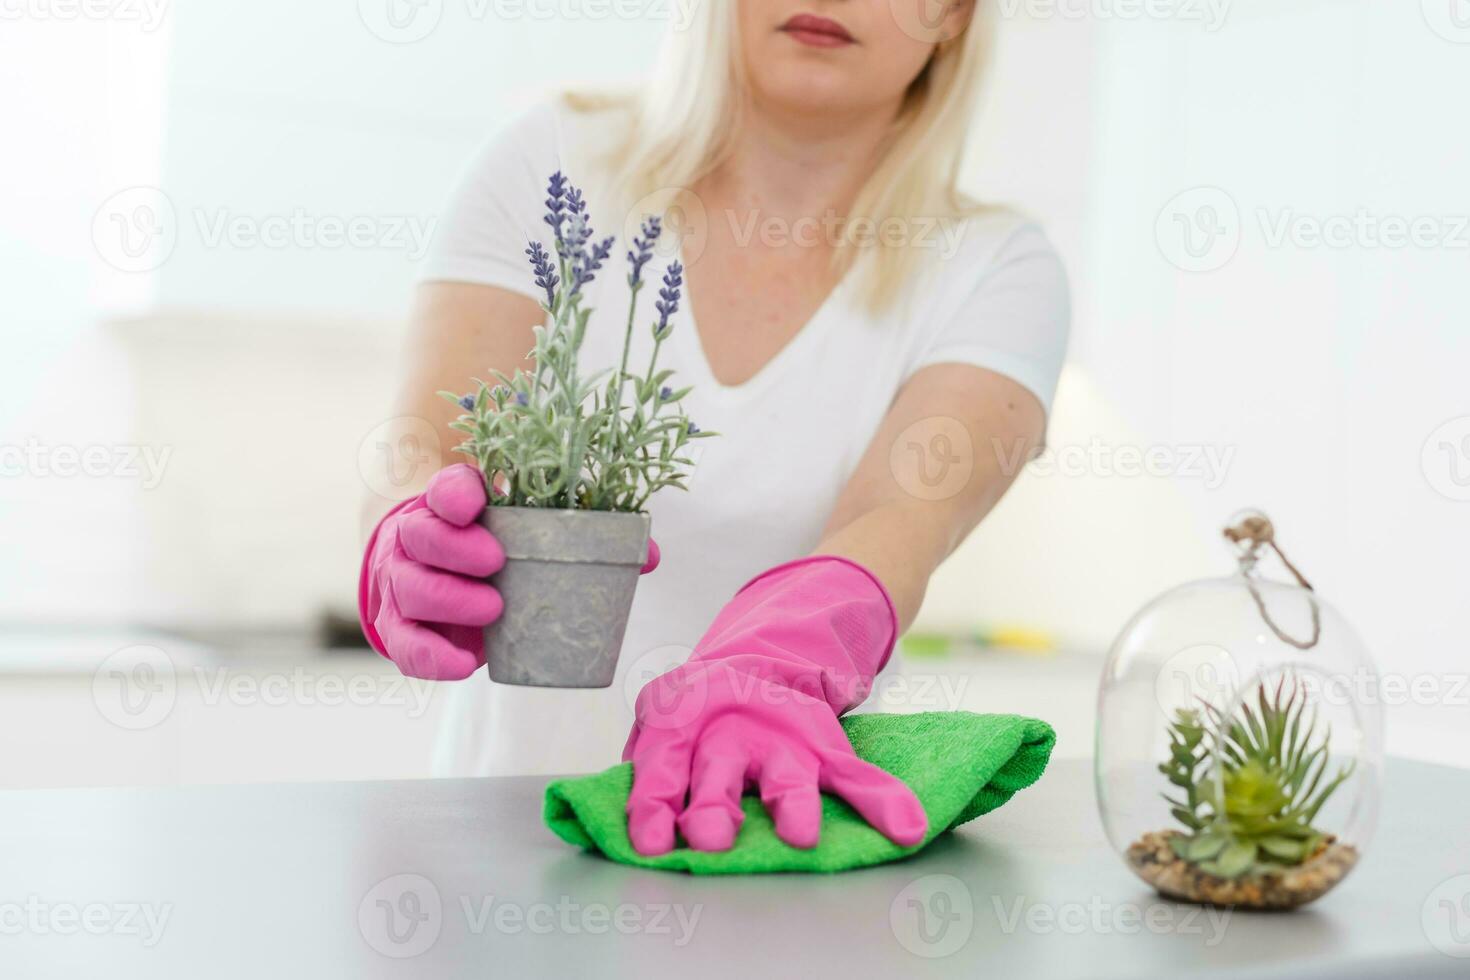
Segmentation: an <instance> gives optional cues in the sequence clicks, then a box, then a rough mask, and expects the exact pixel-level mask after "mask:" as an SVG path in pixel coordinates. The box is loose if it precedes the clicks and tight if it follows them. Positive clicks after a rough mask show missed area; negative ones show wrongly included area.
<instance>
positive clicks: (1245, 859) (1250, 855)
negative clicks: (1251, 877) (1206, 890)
mask: <svg viewBox="0 0 1470 980" xmlns="http://www.w3.org/2000/svg"><path fill="white" fill-rule="evenodd" d="M1213 863H1214V864H1215V866H1216V868H1217V870H1215V871H1212V872H1211V874H1216V875H1219V876H1220V877H1221V878H1239V877H1240V876H1241V875H1243V874H1245V873H1246V872H1247V871H1249V870H1250V867H1251V865H1253V864H1255V863H1256V845H1255V844H1253V843H1249V842H1247V841H1233V842H1232V843H1230V844H1228V845H1226V847H1225V849H1224V850H1223V851H1221V852H1220V856H1219V857H1218V858H1216V859H1215V861H1214V862H1213Z"/></svg>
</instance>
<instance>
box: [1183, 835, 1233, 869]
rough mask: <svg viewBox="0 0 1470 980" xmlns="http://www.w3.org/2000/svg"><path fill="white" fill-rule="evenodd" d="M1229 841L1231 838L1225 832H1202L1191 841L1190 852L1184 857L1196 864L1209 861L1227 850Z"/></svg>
mask: <svg viewBox="0 0 1470 980" xmlns="http://www.w3.org/2000/svg"><path fill="white" fill-rule="evenodd" d="M1229 843H1230V838H1228V837H1226V836H1225V835H1224V834H1212V833H1204V834H1200V835H1199V836H1198V837H1196V838H1195V839H1194V840H1193V841H1191V842H1190V845H1189V852H1188V853H1187V854H1185V855H1184V857H1185V858H1186V859H1187V860H1190V861H1193V862H1195V863H1196V864H1197V863H1199V862H1200V861H1208V860H1209V859H1210V858H1213V857H1216V856H1218V855H1219V854H1220V852H1221V851H1223V850H1225V847H1226V845H1228V844H1229Z"/></svg>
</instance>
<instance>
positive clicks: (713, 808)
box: [623, 556, 928, 854]
mask: <svg viewBox="0 0 1470 980" xmlns="http://www.w3.org/2000/svg"><path fill="white" fill-rule="evenodd" d="M897 632H898V621H897V616H896V615H895V613H894V610H893V603H892V601H891V600H890V599H889V597H888V593H887V592H886V591H885V590H884V588H883V586H882V585H881V584H880V583H879V582H878V580H877V579H876V578H875V577H874V576H873V575H872V573H870V572H869V571H868V570H867V569H865V568H863V567H862V566H861V565H858V564H857V563H855V562H851V561H848V560H847V559H845V558H835V557H828V556H818V557H813V558H804V559H801V560H799V561H794V562H790V563H788V564H785V565H778V566H776V567H775V568H773V569H771V570H770V571H768V572H765V573H764V574H762V575H759V576H757V577H756V578H754V579H752V580H751V581H750V582H749V583H747V584H746V586H745V587H744V588H743V589H741V590H740V592H739V593H737V594H736V596H735V598H734V599H732V600H731V601H730V603H729V604H728V605H726V606H725V608H724V609H723V610H722V611H721V612H720V614H719V616H717V617H716V618H715V621H714V624H713V625H712V626H710V628H709V631H708V632H707V633H705V635H704V638H703V639H702V640H700V641H699V645H698V646H697V647H695V650H694V654H693V656H691V657H690V658H689V661H688V662H687V663H685V664H683V665H681V666H679V667H676V668H675V669H673V670H671V671H669V672H668V673H666V674H663V675H662V676H660V677H656V678H654V679H653V680H652V681H650V682H649V683H648V684H647V685H646V686H645V687H644V688H643V690H642V691H641V692H640V693H639V695H638V700H637V704H636V706H635V709H634V713H635V717H636V719H637V720H636V721H635V723H634V725H633V732H632V734H631V735H629V737H628V745H627V747H626V748H625V749H624V750H623V758H624V759H630V760H632V762H633V791H632V793H631V794H630V795H629V797H628V835H629V837H630V838H631V839H632V843H633V846H634V848H636V849H637V850H638V852H639V853H640V854H662V853H664V852H666V851H669V850H671V849H672V848H673V846H674V829H675V827H676V826H677V827H678V830H679V832H680V833H682V834H683V836H684V839H685V840H686V841H687V842H688V844H689V846H690V847H692V848H694V849H695V850H700V851H723V850H727V849H729V848H730V847H731V846H732V845H733V844H734V842H735V836H736V834H737V833H738V832H739V830H740V824H741V822H742V821H743V820H744V817H745V815H744V813H743V812H742V811H741V809H740V797H741V795H742V793H743V792H744V791H745V789H746V788H747V787H748V786H749V787H754V788H758V789H759V790H760V794H761V801H762V802H763V803H764V804H765V806H766V809H767V810H768V811H769V812H770V814H771V819H772V820H773V821H774V823H775V828H776V834H777V836H779V837H780V838H781V839H782V840H783V841H785V842H786V843H788V844H790V845H791V846H793V847H802V848H809V847H815V846H816V844H817V839H818V837H819V836H820V834H821V828H822V799H821V791H822V790H825V791H827V792H830V793H835V794H836V795H838V796H840V797H842V798H843V799H844V800H846V801H847V802H848V803H849V804H851V805H852V807H853V809H855V810H857V812H858V813H859V814H861V815H862V817H863V819H865V820H867V821H868V822H869V823H870V824H872V825H873V826H874V827H875V828H877V829H878V830H879V831H880V832H881V833H882V834H883V835H884V836H886V837H888V838H889V839H890V840H892V841H893V842H895V843H897V844H899V845H901V846H904V847H908V846H912V845H914V844H918V843H919V842H920V841H922V840H923V839H924V834H925V831H926V830H927V828H928V819H927V817H926V816H925V814H924V808H923V807H922V806H920V804H919V801H918V799H917V798H915V796H914V794H913V792H912V791H911V790H910V789H909V788H908V786H906V785H905V784H904V783H903V782H902V781H901V780H899V779H897V778H895V777H893V776H891V775H889V774H888V773H886V772H884V771H883V770H881V769H879V768H878V767H877V766H874V765H872V764H871V763H867V762H864V761H863V760H861V759H859V758H858V757H857V755H856V754H854V752H853V751H852V746H851V744H850V743H849V742H848V740H847V736H846V735H844V734H843V730H842V726H841V724H840V723H839V722H838V720H837V719H838V716H839V715H841V714H842V712H844V711H846V710H848V709H849V708H852V707H855V706H856V705H858V704H860V703H861V702H862V701H863V700H864V699H865V698H866V697H867V696H868V692H869V690H871V688H872V682H873V678H874V676H876V675H877V673H878V671H879V670H881V669H882V668H883V665H884V664H885V663H887V661H888V656H889V654H890V653H891V652H892V651H893V644H894V640H895V639H896V636H897ZM686 796H687V800H688V803H687V806H686V804H685V800H686Z"/></svg>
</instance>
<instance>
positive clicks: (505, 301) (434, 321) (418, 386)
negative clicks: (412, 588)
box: [362, 282, 544, 537]
mask: <svg viewBox="0 0 1470 980" xmlns="http://www.w3.org/2000/svg"><path fill="white" fill-rule="evenodd" d="M543 318H544V314H543V313H542V311H541V307H540V306H539V305H538V304H537V303H536V301H535V300H533V299H530V298H529V297H526V296H522V295H520V294H519V293H513V292H510V291H509V290H505V289H500V288H497V287H495V286H476V285H471V284H469V283H457V282H428V283H424V284H423V285H421V286H419V287H418V292H417V293H416V294H415V297H414V311H413V320H412V323H411V325H410V327H409V331H408V337H407V339H406V342H405V345H404V354H403V375H402V377H403V382H402V385H401V387H400V388H399V391H398V396H397V398H396V399H395V401H394V403H393V408H392V412H391V417H392V418H394V419H395V421H396V424H395V428H396V429H398V430H399V431H398V432H393V433H390V434H389V438H390V440H393V441H396V437H397V436H398V435H399V434H406V433H409V432H411V431H413V430H420V431H421V430H422V428H423V422H417V421H413V420H419V419H422V420H423V421H424V422H427V423H428V424H429V425H430V426H431V427H432V428H433V431H434V432H435V433H436V434H437V435H438V438H439V446H438V449H439V452H438V454H437V456H436V455H435V453H434V452H433V448H434V447H432V446H430V447H428V449H427V454H428V456H429V463H428V465H426V466H421V467H419V468H418V469H417V470H416V471H415V472H414V473H413V474H412V476H411V477H410V479H411V485H410V486H408V487H405V488H403V493H404V495H405V496H408V495H412V494H415V493H419V492H421V491H422V490H423V488H424V487H425V486H426V485H427V484H428V482H429V478H430V477H432V476H433V475H434V474H435V473H436V472H438V471H439V469H440V468H442V467H444V466H448V465H449V464H451V463H455V462H458V461H460V460H461V459H462V458H463V457H457V456H456V455H455V454H454V453H453V452H452V450H453V449H454V447H455V446H456V445H457V444H458V443H459V441H460V434H459V433H457V432H455V431H454V430H452V429H450V428H449V423H450V422H452V421H454V419H455V418H456V417H458V415H459V410H458V409H456V408H455V407H454V406H453V405H451V404H449V403H448V402H447V401H445V400H444V399H443V398H440V397H439V396H438V395H437V394H436V392H439V391H458V392H469V391H471V390H472V389H473V387H474V382H473V381H472V379H473V378H477V377H478V378H489V377H490V372H491V371H492V370H499V371H503V372H505V373H506V374H510V373H512V372H513V371H514V370H515V369H516V368H518V367H519V368H527V369H529V368H530V367H531V363H532V362H531V360H530V359H529V357H528V356H527V355H528V352H529V351H530V350H531V348H532V346H533V337H532V328H533V327H534V326H535V325H536V324H538V323H540V322H541V321H542V319H543ZM392 506H393V501H391V500H384V499H383V498H382V497H380V496H378V495H377V494H371V493H370V494H368V496H367V498H366V500H365V501H364V504H363V510H362V518H363V535H364V537H366V536H367V535H368V534H370V533H371V532H372V529H373V528H374V527H376V526H377V524H378V521H380V520H382V518H383V515H384V514H386V513H387V512H388V510H389V509H390V508H391V507H392Z"/></svg>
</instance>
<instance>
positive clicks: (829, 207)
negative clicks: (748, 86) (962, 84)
mask: <svg viewBox="0 0 1470 980" xmlns="http://www.w3.org/2000/svg"><path fill="white" fill-rule="evenodd" d="M898 108H899V106H898V105H894V106H893V107H892V108H891V110H887V111H878V112H866V113H863V114H861V115H860V116H848V117H834V116H830V115H821V116H816V117H814V116H812V115H811V114H807V113H803V114H799V115H797V114H791V113H783V112H781V111H779V110H777V109H775V108H773V107H770V106H767V105H763V104H762V103H761V101H760V100H759V99H755V98H752V99H751V100H750V101H749V102H748V103H747V104H746V106H745V111H744V112H742V113H741V125H740V131H739V132H738V133H737V134H736V136H735V140H734V145H733V147H732V149H731V152H730V154H729V155H728V156H727V157H726V158H725V160H724V161H723V162H722V163H721V164H720V165H719V166H718V167H716V168H715V170H714V171H713V172H712V173H711V174H709V175H708V176H707V177H706V178H704V179H703V180H701V181H700V184H701V185H702V190H706V191H709V192H711V193H713V194H714V195H715V196H717V197H718V198H719V199H720V200H722V201H723V202H724V203H725V204H727V205H728V206H733V207H737V208H757V209H759V210H760V211H762V212H764V213H765V214H767V215H769V216H771V217H775V218H789V219H796V218H800V217H805V216H811V215H821V214H824V213H826V212H833V213H835V214H838V215H844V214H846V212H847V209H848V207H849V206H850V205H851V204H852V201H853V199H854V198H856V197H857V194H858V192H859V191H860V190H861V189H862V186H863V184H864V183H866V181H867V179H868V177H869V175H871V174H872V172H873V167H874V166H875V165H876V163H877V161H878V159H879V158H880V157H881V155H882V153H883V150H884V148H885V143H886V141H887V139H888V135H889V132H890V129H891V126H892V120H893V118H894V117H895V116H896V115H897V112H898Z"/></svg>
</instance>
